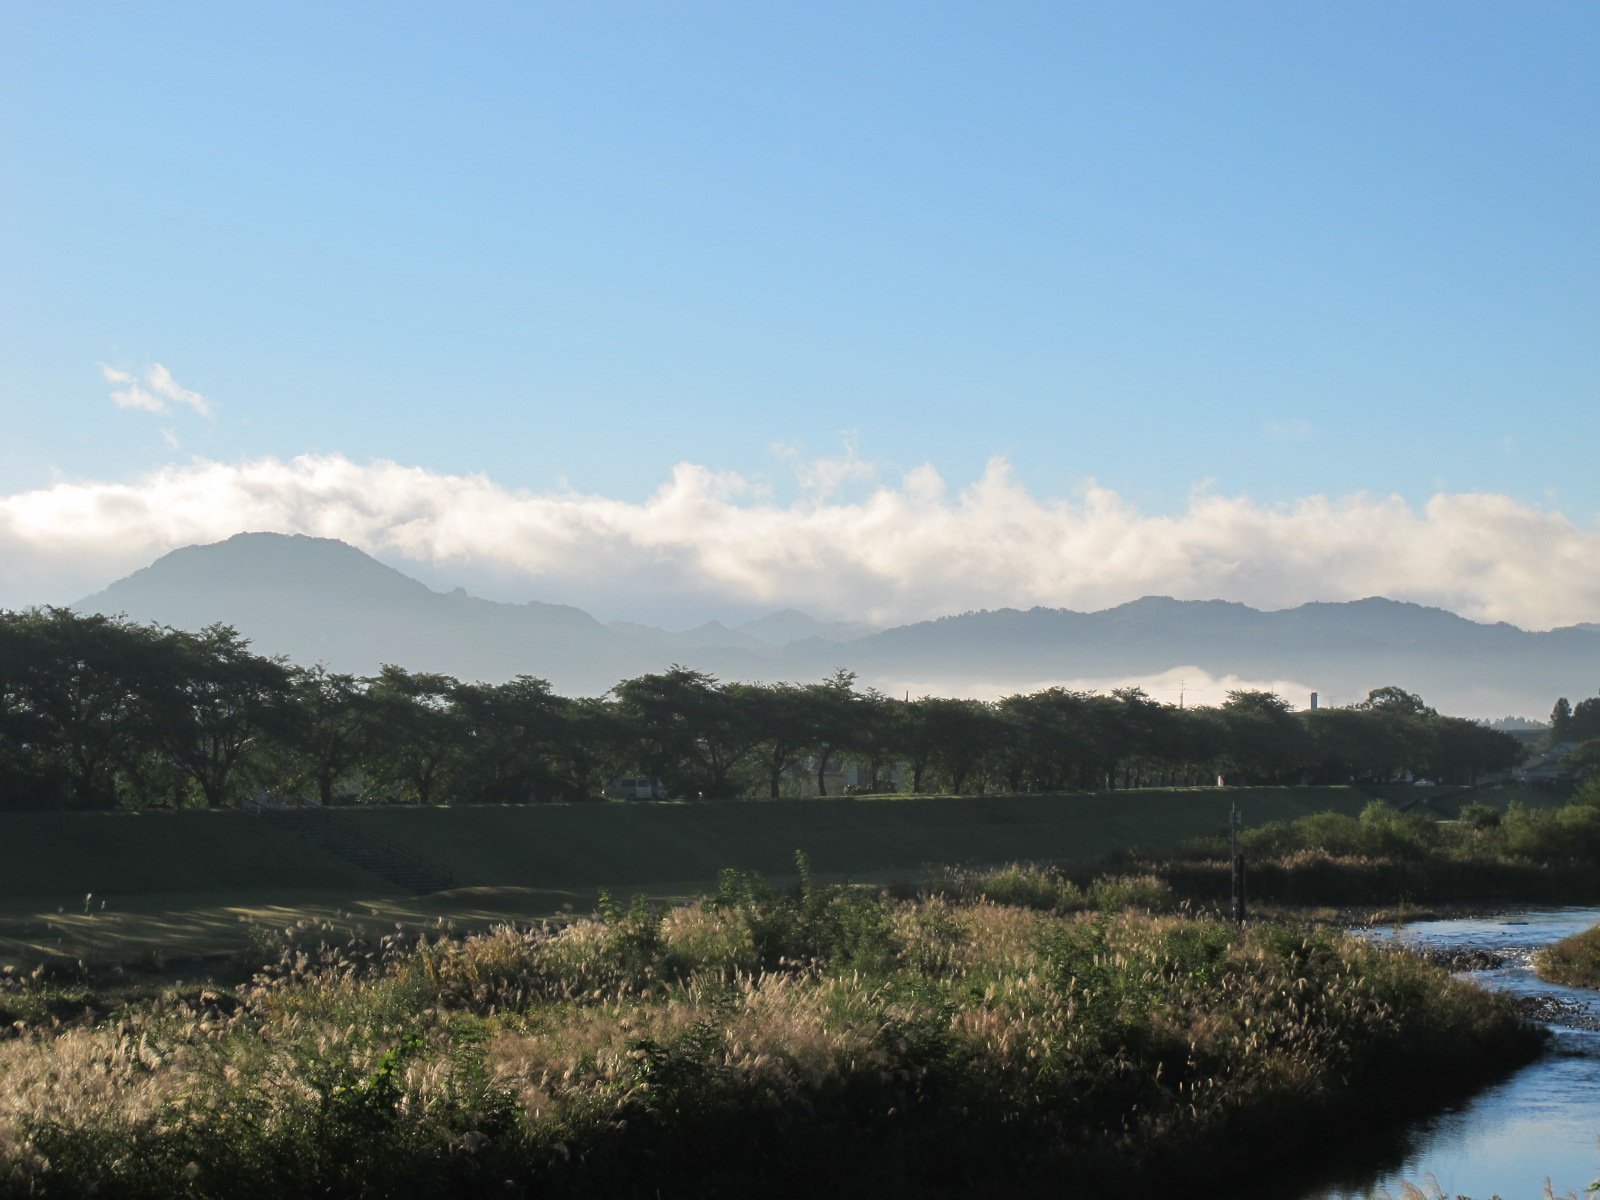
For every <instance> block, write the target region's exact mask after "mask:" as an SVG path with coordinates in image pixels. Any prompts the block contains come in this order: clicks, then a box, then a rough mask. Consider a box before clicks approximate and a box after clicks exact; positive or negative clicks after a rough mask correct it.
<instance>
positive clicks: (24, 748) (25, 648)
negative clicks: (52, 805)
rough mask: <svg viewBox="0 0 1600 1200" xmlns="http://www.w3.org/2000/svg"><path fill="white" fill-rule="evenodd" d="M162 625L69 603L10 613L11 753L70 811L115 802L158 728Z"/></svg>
mask: <svg viewBox="0 0 1600 1200" xmlns="http://www.w3.org/2000/svg"><path fill="white" fill-rule="evenodd" d="M161 643H162V636H161V634H160V632H159V631H157V630H155V629H153V628H150V627H146V626H142V625H135V624H133V623H132V622H130V621H127V620H126V619H124V618H121V617H104V616H99V615H92V616H79V615H78V614H77V613H74V612H72V611H71V610H69V609H65V608H43V609H32V610H29V611H27V612H20V613H6V614H4V617H3V619H0V694H3V697H4V698H3V701H0V702H3V703H4V705H5V715H4V721H5V731H6V736H7V740H8V743H9V752H8V755H7V757H8V758H9V759H10V760H11V762H12V763H13V765H14V768H15V769H16V770H17V771H18V772H20V773H21V774H22V775H23V776H24V777H25V778H27V779H28V781H29V783H30V784H31V785H32V786H33V787H35V788H38V789H39V790H40V791H41V792H42V793H53V794H54V795H56V796H59V798H60V801H61V803H62V804H63V805H64V806H65V807H67V808H112V807H115V806H116V804H117V803H118V801H119V799H120V798H121V796H122V793H123V791H124V790H125V788H126V787H127V784H128V781H129V778H130V773H131V772H132V771H134V770H135V769H136V768H137V766H138V764H139V760H140V758H141V755H142V754H143V753H144V751H145V749H146V743H147V740H148V737H149V734H150V731H151V726H150V721H149V719H148V714H147V712H146V707H147V706H146V697H145V693H146V691H147V690H148V689H147V686H146V685H147V681H148V680H149V678H150V677H151V675H152V673H153V672H154V671H155V670H156V668H157V665H158V663H159V661H160V659H161V657H162V654H161V650H160V647H161Z"/></svg>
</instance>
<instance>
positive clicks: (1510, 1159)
mask: <svg viewBox="0 0 1600 1200" xmlns="http://www.w3.org/2000/svg"><path fill="white" fill-rule="evenodd" d="M1596 924H1600V908H1567V909H1554V910H1550V911H1546V912H1528V913H1520V914H1517V915H1515V916H1500V917H1484V918H1472V919H1463V920H1453V921H1429V922H1425V923H1419V924H1416V925H1411V926H1407V927H1405V928H1403V929H1401V930H1400V931H1399V932H1398V933H1393V932H1386V933H1381V934H1374V935H1373V936H1378V937H1397V938H1399V939H1400V940H1401V941H1403V942H1405V943H1407V944H1409V945H1413V946H1417V947H1419V948H1429V947H1434V948H1438V949H1442V950H1450V951H1454V950H1484V951H1489V952H1491V953H1493V954H1496V955H1500V956H1502V957H1503V958H1504V959H1505V965H1504V966H1503V967H1500V968H1498V969H1495V970H1487V971H1475V972H1473V973H1472V974H1471V975H1470V976H1469V977H1470V978H1471V979H1474V980H1476V981H1477V982H1479V983H1481V984H1482V985H1483V986H1485V987H1491V988H1497V989H1501V990H1504V991H1508V992H1512V993H1515V994H1519V995H1524V996H1546V997H1551V998H1553V999H1554V1000H1555V1001H1556V1003H1557V1006H1559V1007H1562V1008H1567V1007H1568V1006H1570V1009H1569V1011H1570V1012H1571V1013H1572V1014H1573V1017H1574V1018H1575V1020H1576V1022H1577V1023H1579V1024H1582V1023H1588V1024H1591V1025H1600V1019H1597V1018H1600V994H1597V993H1595V992H1592V991H1586V990H1583V989H1577V988H1564V987H1560V986H1558V985H1556V984H1552V983H1546V982H1544V981H1543V980H1541V979H1540V978H1539V977H1538V976H1536V975H1535V974H1534V973H1533V969H1532V967H1531V965H1530V963H1529V959H1530V956H1531V954H1532V951H1533V950H1534V949H1535V948H1537V947H1539V946H1542V945H1546V944H1548V943H1550V942H1553V941H1557V940H1559V939H1561V938H1564V937H1566V936H1567V935H1568V934H1572V933H1577V932H1579V931H1580V930H1584V929H1588V928H1589V927H1590V926H1592V925H1596ZM1550 1028H1551V1034H1552V1036H1551V1041H1550V1044H1549V1047H1548V1049H1547V1050H1546V1052H1545V1053H1544V1055H1543V1056H1542V1057H1540V1058H1539V1059H1538V1060H1537V1061H1535V1062H1533V1063H1530V1064H1529V1065H1528V1066H1526V1067H1524V1068H1523V1069H1522V1070H1520V1071H1518V1072H1517V1073H1516V1074H1515V1075H1512V1076H1511V1077H1509V1078H1507V1079H1505V1080H1504V1081H1502V1082H1501V1083H1499V1084H1498V1085H1496V1086H1493V1087H1490V1088H1487V1089H1485V1090H1483V1091H1481V1092H1478V1093H1477V1094H1476V1095H1474V1096H1472V1097H1471V1098H1469V1099H1467V1100H1465V1101H1463V1102H1462V1103H1460V1104H1458V1105H1456V1106H1454V1107H1452V1108H1449V1109H1447V1110H1445V1111H1443V1112H1439V1113H1436V1114H1435V1115H1433V1116H1431V1117H1428V1118H1426V1119H1424V1120H1420V1121H1417V1122H1414V1123H1412V1124H1411V1125H1410V1126H1408V1127H1406V1128H1405V1129H1403V1130H1398V1131H1396V1136H1395V1138H1394V1140H1393V1142H1392V1143H1390V1144H1388V1145H1382V1146H1371V1145H1369V1144H1367V1143H1364V1142H1363V1143H1361V1144H1353V1145H1352V1146H1351V1152H1350V1155H1349V1158H1348V1159H1347V1163H1348V1167H1347V1173H1346V1174H1345V1175H1344V1177H1343V1178H1340V1179H1337V1180H1335V1181H1334V1182H1332V1183H1331V1184H1329V1185H1325V1186H1323V1187H1320V1188H1317V1189H1314V1190H1311V1191H1302V1192H1300V1193H1299V1194H1298V1195H1297V1197H1296V1200H1367V1198H1368V1197H1370V1196H1374V1195H1379V1196H1381V1195H1384V1194H1386V1193H1387V1194H1388V1195H1390V1196H1393V1197H1396V1198H1397V1200H1398V1198H1399V1197H1400V1196H1401V1195H1402V1190H1403V1185H1405V1184H1408V1183H1409V1184H1410V1185H1411V1186H1413V1187H1417V1188H1419V1189H1421V1190H1422V1191H1423V1193H1424V1194H1426V1195H1442V1196H1445V1197H1450V1198H1451V1200H1453V1198H1454V1197H1456V1196H1458V1195H1466V1196H1473V1197H1476V1198H1477V1200H1488V1198H1489V1197H1490V1196H1492V1195H1498V1196H1502V1197H1504V1200H1524V1198H1526V1200H1537V1198H1538V1197H1542V1196H1544V1194H1545V1184H1546V1180H1547V1179H1548V1181H1549V1183H1550V1186H1551V1187H1552V1189H1553V1190H1554V1194H1555V1195H1556V1196H1558V1197H1564V1196H1567V1195H1568V1194H1569V1193H1576V1194H1577V1195H1579V1196H1584V1195H1585V1191H1586V1189H1587V1188H1588V1186H1589V1185H1590V1184H1591V1183H1592V1182H1594V1181H1595V1180H1597V1179H1600V1031H1596V1030H1594V1029H1584V1028H1572V1027H1569V1026H1565V1025H1560V1024H1552V1025H1551V1027H1550Z"/></svg>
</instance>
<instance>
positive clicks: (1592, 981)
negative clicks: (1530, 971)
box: [1533, 925, 1600, 988]
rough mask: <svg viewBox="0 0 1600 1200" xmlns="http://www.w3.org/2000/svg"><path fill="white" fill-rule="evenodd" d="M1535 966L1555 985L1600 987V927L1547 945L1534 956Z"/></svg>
mask: <svg viewBox="0 0 1600 1200" xmlns="http://www.w3.org/2000/svg"><path fill="white" fill-rule="evenodd" d="M1533 966H1534V970H1535V971H1537V972H1538V973H1539V977H1540V978H1541V979H1548V980H1549V981H1550V982H1551V983H1562V984H1565V985H1566V986H1568V987H1584V988H1600V925H1596V926H1595V927H1594V928H1593V929H1586V930H1584V931H1583V932H1582V933H1575V934H1573V935H1572V936H1571V937H1566V938H1562V939H1561V940H1560V941H1559V942H1556V943H1554V944H1552V945H1549V946H1546V947H1545V948H1544V949H1543V950H1540V951H1539V952H1538V953H1537V954H1535V955H1534V956H1533Z"/></svg>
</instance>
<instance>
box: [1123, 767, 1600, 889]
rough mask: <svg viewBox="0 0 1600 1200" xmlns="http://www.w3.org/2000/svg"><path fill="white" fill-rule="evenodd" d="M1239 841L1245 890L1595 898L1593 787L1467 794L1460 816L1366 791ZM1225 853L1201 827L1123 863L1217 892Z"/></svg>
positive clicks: (1597, 856) (1598, 839) (1223, 880)
mask: <svg viewBox="0 0 1600 1200" xmlns="http://www.w3.org/2000/svg"><path fill="white" fill-rule="evenodd" d="M1485 814H1487V815H1485ZM1490 816H1492V817H1495V818H1497V819H1496V820H1490V819H1489V817H1490ZM1240 842H1241V848H1242V849H1243V851H1244V853H1245V857H1246V860H1247V863H1248V870H1249V882H1248V891H1249V893H1250V895H1251V896H1253V897H1254V898H1255V899H1257V900H1262V901H1268V902H1272V903H1277V904H1290V905H1328V904H1353V905H1365V904H1392V903H1394V902H1396V901H1400V900H1410V901H1418V902H1443V901H1467V902H1483V901H1490V902H1494V901H1511V900H1515V901H1519V902H1531V901H1552V902H1558V903H1576V902H1583V901H1589V900H1595V899H1600V791H1594V790H1591V791H1589V792H1586V793H1583V794H1582V795H1580V797H1579V798H1578V799H1577V800H1576V801H1575V802H1574V803H1571V804H1568V805H1565V806H1563V807H1560V808H1547V809H1525V808H1523V807H1522V806H1520V805H1517V804H1513V805H1511V807H1510V808H1509V809H1508V810H1507V811H1506V812H1505V813H1504V814H1503V815H1502V814H1499V813H1497V812H1495V811H1494V810H1493V809H1489V808H1488V807H1487V806H1481V805H1479V806H1474V805H1468V806H1466V807H1465V808H1464V809H1463V819H1462V820H1459V821H1439V820H1435V819H1434V818H1433V817H1431V816H1427V815H1425V814H1422V813H1400V812H1397V811H1396V810H1395V809H1393V808H1391V807H1390V806H1389V805H1388V804H1385V803H1384V802H1383V801H1381V800H1375V801H1373V802H1372V803H1371V804H1370V805H1369V806H1368V807H1367V809H1366V810H1365V811H1364V812H1363V813H1362V814H1361V816H1360V817H1359V818H1356V817H1349V816H1345V815H1344V814H1342V813H1332V812H1328V813H1318V814H1316V815H1314V816H1309V817H1302V818H1301V819H1299V820H1297V821H1279V822H1274V823H1272V824H1268V825H1263V826H1260V827H1258V828H1256V829H1250V830H1246V831H1245V832H1244V834H1243V835H1242V837H1241V839H1240ZM1227 856H1228V846H1227V839H1225V838H1222V837H1215V838H1203V839H1199V840H1197V841H1194V842H1191V843H1189V844H1188V845H1186V846H1184V847H1182V848H1180V849H1179V850H1177V851H1173V852H1166V853H1162V854H1161V855H1159V856H1152V855H1148V854H1145V855H1140V854H1133V855H1130V856H1129V859H1128V861H1127V862H1126V863H1124V866H1125V867H1126V868H1127V869H1130V870H1135V871H1138V872H1140V873H1141V874H1145V875H1149V876H1152V877H1154V878H1155V879H1157V880H1159V881H1160V882H1161V883H1163V884H1165V885H1166V886H1168V887H1170V888H1172V889H1173V891H1174V892H1176V893H1177V894H1179V895H1182V896H1187V897H1190V898H1192V899H1196V900H1221V899H1224V898H1226V897H1227V895H1228V891H1229V887H1230V877H1229V870H1230V868H1229V864H1228V861H1227Z"/></svg>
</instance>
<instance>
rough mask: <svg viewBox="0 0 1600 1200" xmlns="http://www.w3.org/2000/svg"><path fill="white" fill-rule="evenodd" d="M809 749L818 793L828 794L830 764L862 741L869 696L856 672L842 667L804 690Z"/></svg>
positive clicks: (820, 794)
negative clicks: (860, 689) (859, 687)
mask: <svg viewBox="0 0 1600 1200" xmlns="http://www.w3.org/2000/svg"><path fill="white" fill-rule="evenodd" d="M802 694H803V696H804V697H805V700H804V710H805V722H806V729H807V732H808V734H809V739H808V740H809V749H810V751H811V754H812V757H813V759H814V761H815V764H816V768H817V795H819V796H826V795H827V794H828V779H827V774H828V767H829V765H830V764H831V763H835V762H837V761H838V759H839V757H840V756H841V755H843V754H848V753H849V752H850V751H851V750H853V749H854V748H855V747H856V745H857V744H858V740H859V737H860V727H861V722H862V720H863V719H864V709H865V705H866V700H865V697H863V696H862V695H861V693H860V692H858V691H856V673H855V672H854V671H847V670H845V669H844V668H843V667H840V668H839V669H838V670H836V671H835V672H834V673H833V674H832V675H830V676H828V678H826V679H824V680H823V681H822V682H821V683H813V684H808V685H807V686H806V687H805V688H804V689H803V691H802Z"/></svg>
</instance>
